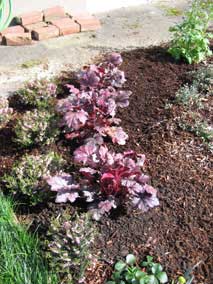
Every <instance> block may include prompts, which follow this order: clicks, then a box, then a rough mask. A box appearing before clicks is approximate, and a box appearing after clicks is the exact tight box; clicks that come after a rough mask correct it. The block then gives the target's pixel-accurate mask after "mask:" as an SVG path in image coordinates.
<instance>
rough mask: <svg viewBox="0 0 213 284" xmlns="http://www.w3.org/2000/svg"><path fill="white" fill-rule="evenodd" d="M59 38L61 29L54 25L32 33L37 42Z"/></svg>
mask: <svg viewBox="0 0 213 284" xmlns="http://www.w3.org/2000/svg"><path fill="white" fill-rule="evenodd" d="M58 36H59V29H58V28H57V27H56V26H53V25H47V26H46V27H43V28H37V29H34V30H33V31H32V37H33V39H35V40H43V39H48V38H54V37H58Z"/></svg>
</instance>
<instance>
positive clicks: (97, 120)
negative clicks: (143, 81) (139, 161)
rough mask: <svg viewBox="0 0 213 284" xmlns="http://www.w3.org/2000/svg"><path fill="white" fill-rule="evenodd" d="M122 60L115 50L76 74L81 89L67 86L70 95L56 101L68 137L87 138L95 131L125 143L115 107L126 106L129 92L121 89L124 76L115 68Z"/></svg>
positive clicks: (122, 143)
mask: <svg viewBox="0 0 213 284" xmlns="http://www.w3.org/2000/svg"><path fill="white" fill-rule="evenodd" d="M121 63H122V58H121V56H120V55H119V54H117V53H114V54H112V55H111V56H110V57H109V58H108V61H105V62H103V63H101V64H100V65H98V66H96V65H91V66H87V67H85V68H84V69H83V70H82V71H81V72H80V74H79V76H78V77H79V82H80V85H81V87H80V89H77V88H75V87H74V86H73V85H67V87H68V88H69V90H70V96H69V97H68V98H66V99H62V100H60V101H59V103H58V105H57V111H58V112H59V113H60V114H61V116H62V126H63V127H64V132H65V135H66V138H67V139H74V138H81V139H82V138H83V139H85V138H87V137H90V136H92V135H94V134H96V133H98V134H100V135H101V136H103V137H105V136H109V137H110V138H111V139H112V141H113V143H118V144H120V145H124V144H125V142H126V139H127V138H128V135H127V134H126V133H125V132H124V131H123V129H122V128H121V127H118V125H119V123H120V120H119V119H117V118H115V115H116V112H117V109H118V108H119V107H120V108H124V107H127V106H128V105H129V97H130V95H131V92H130V91H125V90H120V88H121V87H122V86H123V84H124V83H125V81H126V79H125V76H124V72H123V71H121V70H119V69H118V65H120V64H121Z"/></svg>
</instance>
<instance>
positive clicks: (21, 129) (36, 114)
mask: <svg viewBox="0 0 213 284" xmlns="http://www.w3.org/2000/svg"><path fill="white" fill-rule="evenodd" d="M14 131H15V134H16V138H15V142H17V143H18V144H19V145H20V146H21V147H29V146H32V145H41V144H47V145H48V144H50V143H52V142H53V141H54V140H55V139H56V137H57V136H58V134H59V126H58V118H57V115H55V114H54V113H53V112H49V111H47V110H38V109H35V110H32V111H27V112H26V113H25V114H24V115H23V116H22V117H21V118H20V119H19V120H18V121H17V124H16V126H15V129H14Z"/></svg>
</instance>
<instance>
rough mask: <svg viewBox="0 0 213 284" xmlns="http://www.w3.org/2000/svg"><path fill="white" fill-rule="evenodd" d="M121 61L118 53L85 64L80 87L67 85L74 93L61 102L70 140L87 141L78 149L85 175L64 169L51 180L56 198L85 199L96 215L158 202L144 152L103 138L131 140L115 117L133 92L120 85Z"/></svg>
mask: <svg viewBox="0 0 213 284" xmlns="http://www.w3.org/2000/svg"><path fill="white" fill-rule="evenodd" d="M122 61H123V60H122V57H121V56H120V54H117V53H113V54H111V55H110V56H109V58H108V59H107V61H105V62H104V63H101V64H99V65H97V66H96V65H90V66H87V67H85V68H84V69H83V70H82V71H81V72H80V74H79V75H78V78H79V82H80V88H79V89H77V88H75V87H74V86H73V85H67V87H68V88H69V91H70V95H69V96H68V97H67V98H66V99H62V100H60V101H59V102H58V104H57V112H58V113H59V114H61V116H62V122H61V126H62V127H63V129H64V131H65V136H66V138H67V139H75V138H77V139H78V141H80V142H81V143H82V144H81V145H80V146H79V148H77V149H76V150H75V151H74V162H75V163H76V164H77V165H80V170H79V171H80V178H79V176H78V179H76V177H75V173H74V174H68V173H64V172H59V173H58V174H57V175H56V176H52V177H51V176H50V177H48V178H47V179H46V180H47V183H48V184H49V185H50V187H51V190H52V191H56V192H57V197H56V202H67V201H70V202H74V201H75V200H76V199H77V198H83V199H84V200H85V201H86V202H88V203H89V208H90V210H91V212H92V213H93V216H94V218H95V219H99V218H100V217H101V215H103V214H105V213H108V212H109V211H110V210H111V209H113V208H116V207H117V206H119V205H120V204H121V203H125V202H127V201H128V202H131V203H132V205H133V206H134V207H135V208H138V209H140V210H142V211H144V212H146V211H147V210H148V209H149V208H152V207H155V206H157V205H159V201H158V198H157V190H156V189H155V188H153V187H152V186H151V185H149V184H148V183H149V177H148V176H147V175H145V174H144V173H143V166H144V162H145V155H143V154H137V153H135V152H134V151H132V150H130V151H124V152H123V153H115V152H112V151H110V150H109V149H108V147H107V145H106V142H104V137H106V136H108V137H110V138H111V140H112V142H113V143H117V144H120V145H124V144H125V142H126V140H127V138H128V135H127V134H126V133H125V131H124V130H123V129H122V127H120V126H119V123H120V119H118V118H116V117H115V116H116V112H117V109H118V108H124V107H127V106H128V105H129V97H130V95H131V92H130V91H127V90H124V89H121V88H122V86H123V84H124V83H125V81H126V79H125V75H124V72H123V71H121V70H120V69H119V68H118V66H119V65H120V64H121V63H122Z"/></svg>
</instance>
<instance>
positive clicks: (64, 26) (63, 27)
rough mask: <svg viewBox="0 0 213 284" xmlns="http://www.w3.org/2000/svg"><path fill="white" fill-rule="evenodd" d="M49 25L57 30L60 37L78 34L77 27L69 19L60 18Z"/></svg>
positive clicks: (78, 28) (78, 29)
mask: <svg viewBox="0 0 213 284" xmlns="http://www.w3.org/2000/svg"><path fill="white" fill-rule="evenodd" d="M51 23H52V24H53V25H54V26H56V27H57V28H58V29H59V32H60V35H70V34H74V33H79V32H80V27H79V25H78V24H77V23H76V22H74V21H73V20H72V19H70V18H61V19H58V20H55V21H52V22H51Z"/></svg>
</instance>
